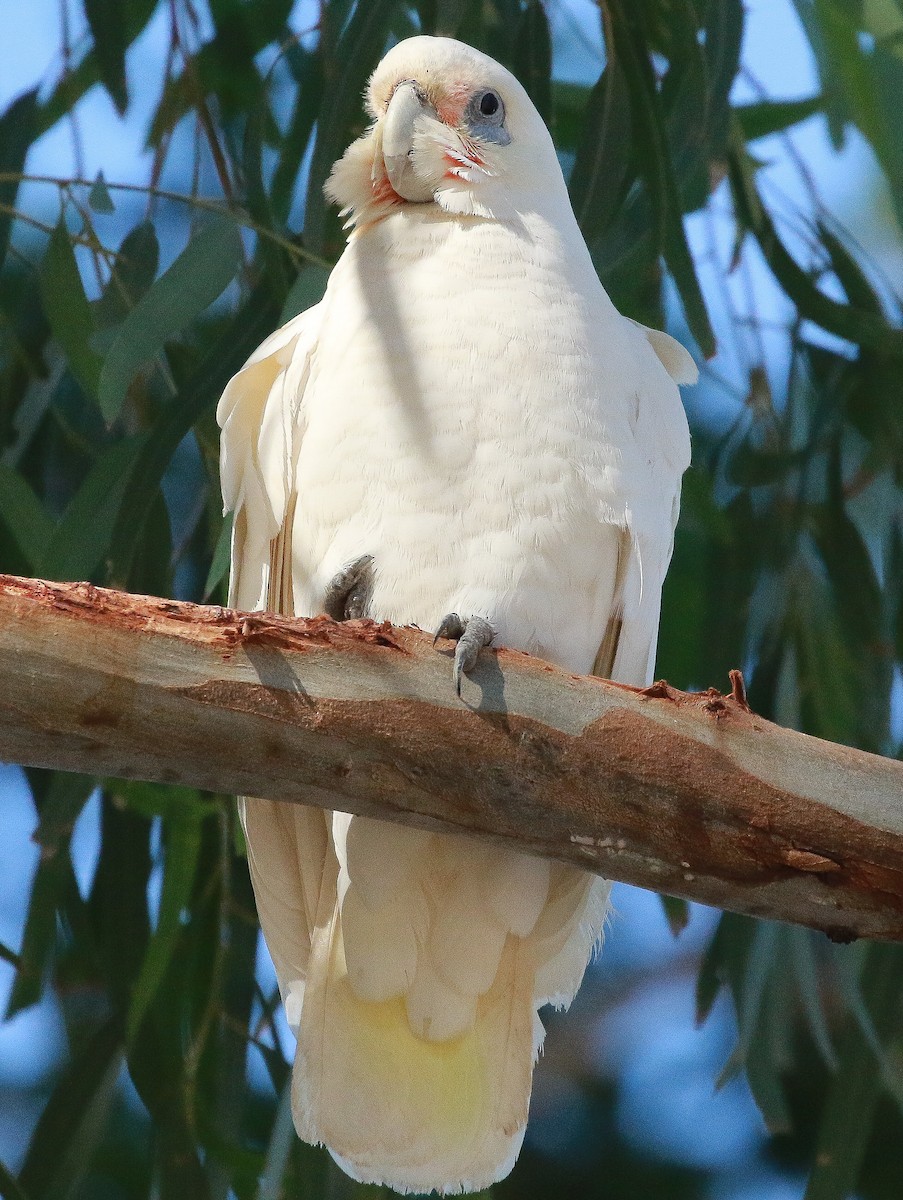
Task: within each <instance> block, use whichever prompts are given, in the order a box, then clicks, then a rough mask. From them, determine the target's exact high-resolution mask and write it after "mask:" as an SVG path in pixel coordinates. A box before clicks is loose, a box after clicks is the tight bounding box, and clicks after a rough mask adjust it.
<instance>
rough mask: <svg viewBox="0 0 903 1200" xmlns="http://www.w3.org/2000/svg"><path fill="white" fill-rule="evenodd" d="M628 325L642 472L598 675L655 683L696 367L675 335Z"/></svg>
mask: <svg viewBox="0 0 903 1200" xmlns="http://www.w3.org/2000/svg"><path fill="white" fill-rule="evenodd" d="M624 328H625V330H629V331H630V333H629V336H630V337H631V339H632V340H633V342H634V344H635V358H636V363H637V371H638V375H637V382H636V400H637V403H636V414H635V418H634V420H633V421H632V423H631V424H632V429H633V435H634V440H635V443H636V460H635V461H636V468H637V475H636V477H634V478H632V479H631V481H630V487H631V494H630V497H629V502H628V505H627V527H626V529H624V531H623V533H622V535H621V539H620V545H619V551H618V562H617V570H616V579H615V591H614V600H613V604H612V610H611V615H610V617H609V620H608V625H607V627H606V630H605V634H604V636H603V638H602V642H601V644H600V646H599V652H598V654H597V655H596V661H595V663H594V665H593V674H594V675H600V676H602V677H604V678H606V679H614V680H617V681H618V682H619V683H629V684H633V685H634V686H637V687H643V686H645V685H647V684H649V683H651V682H652V673H653V671H654V669H655V647H656V642H657V640H658V624H659V614H660V609H661V591H662V585H663V583H664V580H665V575H666V573H667V570H668V564H669V563H670V561H671V552H672V550H673V548H674V531H675V528H676V526H677V517H678V513H679V511H680V481H681V476H682V475H683V473H684V471H685V470H686V468H687V467H688V466H689V462H690V439H689V432H688V429H687V419H686V416H685V415H684V410H683V405H682V404H681V400H680V393H679V391H678V388H677V384H679V383H695V381H696V378H697V374H698V372H697V369H696V364H695V363H694V361H693V359H692V358H691V356H690V354H689V353H688V352H687V350H685V349H684V347H683V346H682V345H681V344H680V342H678V341H676V340H675V339H674V338H672V337H671V336H670V335H669V334H667V333H662V332H661V331H660V330H657V329H648V328H647V327H646V326H645V325H639V324H638V323H637V322H635V321H627V320H625V325H624ZM650 347H651V349H652V350H653V351H654V354H650V353H649V349H650ZM662 368H664V370H663V369H662ZM663 514H667V515H666V516H665V518H664V519H663Z"/></svg>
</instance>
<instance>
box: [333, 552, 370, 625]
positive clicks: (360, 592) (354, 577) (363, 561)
mask: <svg viewBox="0 0 903 1200" xmlns="http://www.w3.org/2000/svg"><path fill="white" fill-rule="evenodd" d="M372 594H373V555H372V554H364V555H362V556H361V557H360V558H356V559H355V560H354V562H350V563H348V565H347V566H344V567H342V569H341V571H336V573H335V575H333V577H332V579H330V581H329V586H328V587H327V588H326V596H325V598H324V600H323V610H324V612H326V614H327V615H328V616H330V617H332V619H333V620H334V621H356V620H357V619H358V618H360V617H365V616H366V615H367V609H368V607H369V605H370V597H371V595H372Z"/></svg>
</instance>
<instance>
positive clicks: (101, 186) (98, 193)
mask: <svg viewBox="0 0 903 1200" xmlns="http://www.w3.org/2000/svg"><path fill="white" fill-rule="evenodd" d="M88 203H89V204H90V205H91V207H92V208H93V209H94V211H95V212H98V213H111V212H115V211H116V205H115V204H114V203H113V197H112V196H111V195H110V190H109V188H108V187H107V181H106V180H105V179H104V177H103V171H98V172H97V178H96V179H95V180H94V182H93V183H92V185H91V190H90V192H89V193H88Z"/></svg>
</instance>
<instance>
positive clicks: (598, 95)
mask: <svg viewBox="0 0 903 1200" xmlns="http://www.w3.org/2000/svg"><path fill="white" fill-rule="evenodd" d="M556 94H557V93H556ZM581 115H582V130H583V134H582V137H581V138H580V141H579V144H578V145H577V157H576V159H575V160H574V169H573V171H572V172H571V178H570V183H569V185H568V187H569V191H570V194H571V203H572V205H573V207H574V215H575V216H576V217H577V221H578V222H579V224H580V228H581V230H582V231H583V236H584V237H585V238H586V239H587V241H592V240H593V239H594V238H596V237H597V236H598V235H599V234H601V233H603V232H604V231H605V230H606V229H607V228H608V226H609V225H610V224H611V221H612V218H613V217H614V215H615V213H616V212H617V211H618V208H619V207H620V205H621V203H622V201H623V197H624V190H625V187H626V186H627V184H628V183H629V181H630V175H629V170H630V163H631V151H632V137H631V133H632V126H631V116H630V93H629V91H628V87H627V81H626V79H625V76H624V72H623V70H622V68H621V66H620V60H619V59H617V58H613V59H612V60H611V61H610V62H609V63H608V65H607V66H606V68H605V70H604V71H603V72H602V74H601V75H600V77H599V80H598V82H597V83H596V85H595V87H594V88H593V89H592V91H591V92H590V93H589V99H588V102H587V104H586V107H585V110H584V112H583V113H582V114H581Z"/></svg>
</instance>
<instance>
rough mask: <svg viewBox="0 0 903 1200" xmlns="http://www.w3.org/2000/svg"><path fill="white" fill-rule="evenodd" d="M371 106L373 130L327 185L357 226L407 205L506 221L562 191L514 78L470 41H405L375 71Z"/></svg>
mask: <svg viewBox="0 0 903 1200" xmlns="http://www.w3.org/2000/svg"><path fill="white" fill-rule="evenodd" d="M366 99H367V108H368V110H369V112H370V115H371V116H372V117H373V124H372V125H371V126H370V128H369V129H368V130H367V132H366V133H365V134H364V135H363V137H361V138H359V139H358V140H357V141H356V142H354V143H353V144H352V145H351V146H349V148H348V149H347V150H346V152H345V154H344V155H343V156H342V158H340V159H339V161H338V162H337V163H336V164H335V166H334V167H333V169H332V174H331V175H330V177H329V180H328V182H327V184H326V193H327V195H328V196H329V198H330V199H332V200H334V201H335V202H336V203H337V204H339V205H340V206H341V208H342V212H343V215H345V216H347V217H348V218H349V221H348V223H349V224H351V225H358V226H360V225H364V224H368V223H369V222H371V221H374V220H378V219H379V218H380V217H383V216H386V215H387V214H388V213H390V212H392V211H395V210H396V209H397V208H399V207H400V206H403V205H405V204H438V205H439V206H440V208H442V209H444V210H445V211H446V212H449V213H456V214H461V215H464V216H474V217H490V218H491V217H494V218H496V219H505V218H506V217H511V216H513V215H514V214H515V213H517V212H518V211H523V210H524V206H527V207H530V206H533V205H535V204H536V203H538V202H539V200H540V198H541V196H542V195H543V194H544V193H548V192H549V191H550V190H551V191H553V192H554V191H557V190H558V189H560V190H561V191H562V192H563V191H564V181H563V179H562V175H561V169H560V167H559V165H558V159H557V157H556V154H555V147H554V145H553V144H552V139H551V137H550V136H549V132H548V130H547V129H546V127H545V125H544V123H543V121H542V118H541V117H540V115H539V113H538V112H537V111H536V109H535V108H534V106H533V104H532V102H531V100H530V97H529V96H528V95H527V93H526V92H525V91H524V89H523V87H521V85H520V84H519V83H518V81H517V80H516V79H515V78H514V76H513V75H512V74H511V72H510V71H507V70H505V68H504V67H502V66H500V65H499V63H497V62H495V60H494V59H491V58H489V57H488V56H487V55H485V54H481V53H480V51H479V50H474V49H473V47H471V46H466V45H465V44H464V43H463V42H456V41H454V40H453V39H452V38H443V37H413V38H408V39H407V40H406V41H403V42H400V43H399V44H398V45H397V46H395V47H394V49H392V50H390V51H389V53H388V54H387V55H386V56H385V58H384V59H383V60H382V62H381V63H380V64H379V66H378V67H377V68H376V70H375V71H374V72H373V75H372V77H371V79H370V84H369V86H368V88H367V98H366Z"/></svg>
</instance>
